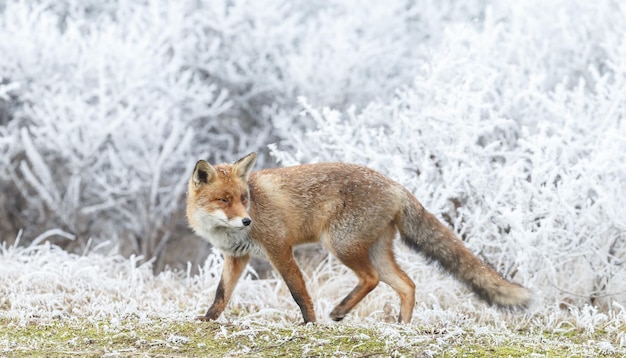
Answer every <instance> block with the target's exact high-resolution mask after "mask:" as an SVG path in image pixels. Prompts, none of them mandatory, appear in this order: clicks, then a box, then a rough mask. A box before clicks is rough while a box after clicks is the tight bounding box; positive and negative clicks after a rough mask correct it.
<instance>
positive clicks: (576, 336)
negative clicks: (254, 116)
mask: <svg viewBox="0 0 626 358" xmlns="http://www.w3.org/2000/svg"><path fill="white" fill-rule="evenodd" d="M624 335H625V331H624V330H623V329H622V330H617V331H613V332H612V333H610V334H609V333H607V332H595V333H593V334H589V333H585V332H582V331H580V330H578V331H576V330H572V331H566V332H556V331H541V332H536V333H531V332H529V331H528V330H524V331H513V330H506V329H505V330H502V329H495V328H490V327H479V328H477V329H475V330H474V329H470V330H467V329H466V330H464V329H460V328H458V329H456V331H446V330H441V331H437V330H432V329H431V330H429V329H425V328H420V327H418V326H414V325H394V324H385V323H377V324H354V323H347V322H346V323H322V324H315V325H306V326H303V325H297V324H291V323H274V322H267V321H261V320H258V321H250V320H240V321H236V323H216V322H197V321H192V320H159V319H138V318H128V319H122V320H117V319H113V318H108V319H105V320H93V319H84V318H82V319H79V318H71V319H70V318H68V319H59V320H52V321H40V320H37V319H31V320H29V321H27V322H24V321H18V320H9V319H3V320H0V355H6V356H41V357H61V356H62V357H68V356H70V357H83V356H85V357H91V356H93V357H96V356H97V357H101V356H156V357H162V356H168V357H171V356H174V357H177V356H180V357H223V356H235V357H238V356H242V357H245V356H283V357H292V356H293V357H300V356H336V357H342V356H347V357H389V356H414V355H418V356H436V357H527V356H530V355H534V356H539V357H561V356H590V355H592V356H615V355H618V356H619V355H624V354H625V353H626V350H625V347H623V346H620V339H622V340H623V337H624ZM620 337H621V338H620Z"/></svg>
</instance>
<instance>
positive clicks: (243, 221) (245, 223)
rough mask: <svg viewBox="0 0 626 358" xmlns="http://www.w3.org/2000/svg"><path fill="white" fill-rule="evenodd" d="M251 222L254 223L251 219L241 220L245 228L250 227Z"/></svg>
mask: <svg viewBox="0 0 626 358" xmlns="http://www.w3.org/2000/svg"><path fill="white" fill-rule="evenodd" d="M251 222H252V220H250V218H243V219H241V223H242V224H243V226H248V225H250V223H251Z"/></svg>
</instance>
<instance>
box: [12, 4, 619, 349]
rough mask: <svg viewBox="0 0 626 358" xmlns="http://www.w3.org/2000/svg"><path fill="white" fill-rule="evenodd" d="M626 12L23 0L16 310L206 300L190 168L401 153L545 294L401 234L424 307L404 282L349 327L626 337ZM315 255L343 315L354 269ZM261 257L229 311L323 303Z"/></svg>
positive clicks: (468, 239)
mask: <svg viewBox="0 0 626 358" xmlns="http://www.w3.org/2000/svg"><path fill="white" fill-rule="evenodd" d="M625 24H626V3H624V2H621V1H610V0H599V1H594V2H590V1H583V0H552V1H539V0H528V1H513V0H502V1H493V2H492V1H478V0H477V1H438V0H425V1H406V0H403V1H395V0H390V1H385V2H378V1H366V2H363V1H356V0H349V1H304V0H302V1H285V2H276V1H268V0H257V1H245V0H234V1H220V0H217V1H198V0H194V1H191V0H189V1H176V2H174V1H161V0H145V1H139V0H131V1H115V0H107V1H71V0H31V1H11V0H0V189H1V190H0V203H2V205H0V229H1V231H0V241H1V242H2V246H1V247H0V289H1V290H2V291H0V293H1V294H0V322H1V323H2V325H4V326H5V327H9V328H10V327H22V328H23V327H28V326H29V325H31V324H33V323H35V324H43V323H46V324H49V323H50V322H59V321H60V322H74V321H75V320H78V321H79V322H81V321H80V320H88V321H89V322H94V321H98V322H112V321H115V320H126V319H134V320H138V322H144V323H145V322H154V321H155V320H165V321H167V322H191V321H192V320H193V318H194V317H195V316H196V315H199V314H203V313H204V312H205V311H206V309H207V308H208V306H209V304H210V302H211V300H212V296H213V294H214V292H215V289H216V287H217V281H218V277H219V272H220V269H221V258H220V255H219V253H217V252H212V251H211V249H210V248H207V247H206V244H204V243H203V242H201V241H200V240H199V239H197V238H196V237H194V236H193V235H192V233H191V232H190V230H189V229H188V228H187V226H186V221H185V218H184V202H185V189H186V180H187V178H188V176H189V175H190V173H191V169H192V166H193V165H194V163H195V162H196V160H197V159H199V158H208V159H209V160H210V161H213V162H222V161H232V160H234V159H237V158H239V156H241V155H243V154H247V153H249V152H251V151H258V152H259V153H260V160H259V162H258V164H257V166H258V167H270V166H277V165H292V164H296V163H308V162H319V161H345V162H353V163H361V164H365V165H368V166H370V167H373V168H375V169H377V170H379V171H381V172H383V173H384V174H386V175H388V176H390V177H392V178H393V179H395V180H397V181H398V182H400V183H402V184H403V185H404V186H406V187H407V188H408V189H409V190H411V191H412V192H413V193H414V194H415V196H416V197H417V198H418V199H419V200H420V201H421V202H422V204H423V205H424V206H425V207H426V208H427V209H428V210H430V211H431V212H433V213H435V214H436V215H437V216H438V217H439V218H440V219H441V220H442V221H443V222H445V223H447V224H448V225H449V226H450V227H451V228H453V230H454V231H455V232H456V233H457V235H458V236H459V237H461V238H462V239H463V240H464V241H465V243H466V245H467V246H468V247H469V248H470V249H471V250H472V251H473V252H475V253H476V254H477V255H479V256H480V257H482V258H483V259H484V260H486V261H487V262H489V263H490V264H491V265H493V266H494V268H496V270H497V271H499V272H500V273H502V274H503V275H504V276H506V277H507V278H510V279H511V280H513V281H516V282H519V283H521V284H523V285H525V286H527V287H528V288H530V289H531V290H532V291H533V293H534V296H535V300H534V303H533V305H532V306H531V307H530V308H529V310H528V311H527V312H504V311H500V310H497V309H495V308H490V307H487V306H486V305H485V304H483V303H482V302H479V301H477V300H476V299H475V298H474V297H473V296H472V295H471V294H470V293H469V292H468V291H467V290H466V289H465V288H464V287H462V286H461V285H459V284H458V283H456V282H455V281H454V280H452V279H451V278H450V277H448V276H446V275H445V274H443V273H441V271H440V270H439V269H438V268H437V267H435V266H434V265H432V264H429V263H428V262H426V260H423V259H422V258H421V257H419V256H418V255H415V254H413V253H411V252H409V251H408V250H407V249H406V248H405V247H403V246H402V245H401V244H399V243H398V246H397V247H398V261H399V262H400V264H401V266H402V267H403V268H405V269H406V271H407V272H408V273H409V276H410V277H412V278H413V279H414V280H415V282H416V285H417V293H416V298H417V304H416V307H415V312H414V316H413V321H412V323H411V326H410V327H402V326H395V325H390V324H389V325H388V326H384V327H382V326H381V324H387V323H386V322H388V321H390V320H393V318H394V317H396V316H397V313H398V302H397V301H398V300H397V297H396V296H395V294H394V293H393V292H392V291H391V290H390V289H389V288H388V287H385V286H384V285H381V286H380V287H378V288H377V289H376V290H375V291H374V292H372V293H371V294H370V295H369V296H368V297H367V298H366V299H365V300H364V301H363V302H362V303H361V304H360V305H359V306H357V308H356V309H355V310H354V311H353V312H352V313H351V314H350V315H349V316H348V317H347V318H346V320H345V322H344V323H341V324H340V325H342V326H341V327H344V326H346V325H355V326H364V327H369V328H372V329H376V330H377V332H382V333H381V334H384V335H385V337H391V336H393V333H392V332H391V331H390V330H396V331H397V332H406V331H407V330H410V329H412V328H411V327H413V328H415V329H419V330H421V332H445V334H443V336H446V335H447V336H446V337H448V338H450V337H452V338H450V339H454V337H460V336H462V335H463V334H467V332H472V334H473V335H475V336H477V337H495V336H494V335H493V334H492V333H493V332H526V333H528V334H531V335H536V336H535V337H536V338H535V340H534V342H537V344H538V345H539V343H540V342H541V341H542V339H543V340H548V338H546V337H547V336H546V335H545V334H546V333H545V332H549V335H550V339H555V340H558V339H559V338H558V337H561V336H558V335H563V336H562V337H571V335H572V334H574V335H577V336H578V337H579V338H580V339H579V340H578V341H577V342H582V343H580V344H579V348H580V350H578V351H576V352H570V353H576V354H580V355H595V354H617V355H620V354H622V355H625V354H626V309H625V306H626V267H625V266H626V215H625V214H624V209H625V208H626V25H625ZM312 251H313V252H315V251H316V249H315V248H313V249H312ZM301 265H302V266H303V267H305V271H306V276H307V277H306V280H307V283H308V287H309V290H310V292H311V295H312V297H313V300H314V302H315V308H316V311H317V315H318V317H319V318H320V319H321V320H322V325H324V324H331V323H330V319H329V318H327V316H328V313H329V312H330V311H331V310H332V308H333V307H334V305H335V304H336V303H337V302H338V301H339V300H340V299H341V298H342V297H343V296H344V295H345V294H346V293H347V292H349V291H350V289H351V288H352V287H353V285H354V284H355V282H356V280H355V278H354V276H353V275H352V274H351V273H350V272H349V271H348V270H347V269H346V268H344V267H342V266H341V265H339V264H338V263H337V262H336V260H334V259H332V258H328V259H324V258H323V257H320V256H319V255H315V260H306V259H303V260H302V261H301ZM257 269H258V267H257ZM259 270H260V269H259ZM259 276H263V277H264V276H265V275H264V274H262V273H261V272H260V271H258V272H257V271H255V268H250V269H249V271H248V273H247V274H246V277H245V278H244V279H243V280H242V281H241V282H240V284H239V286H238V288H237V290H236V291H235V295H234V297H233V300H232V301H231V304H230V305H229V307H228V308H227V310H226V312H225V314H224V315H223V316H222V317H221V318H220V323H223V324H224V325H225V326H226V327H228V328H225V329H227V330H229V332H231V336H232V334H234V333H233V332H236V331H237V327H239V326H241V327H247V328H246V330H252V331H254V330H253V329H252V328H250V327H257V328H258V327H262V326H263V325H271V327H277V326H278V327H289V326H293V325H295V324H298V323H299V322H300V320H301V317H300V313H299V310H298V308H297V306H296V305H295V303H294V302H293V299H292V298H291V296H290V295H289V292H288V290H287V289H286V287H285V285H284V283H283V282H282V281H281V280H280V278H278V277H277V276H276V275H275V274H274V273H270V274H269V278H267V279H257V278H258V277H259ZM455 332H456V333H455ZM459 332H463V333H459ZM222 333H223V332H222ZM455 334H458V335H457V336H455ZM553 335H557V338H555V336H553ZM215 336H216V337H217V336H219V334H216V335H215ZM222 336H223V337H227V336H228V335H227V334H226V333H223V334H222ZM443 336H442V337H440V338H437V339H435V340H434V343H429V344H431V345H432V347H431V348H429V349H430V350H420V352H422V353H425V354H427V355H438V354H441V353H442V352H444V350H445V346H446V344H448V343H449V341H447V339H448V338H445V337H443ZM168 337H169V336H168ZM229 337H230V336H229ZM394 337H396V336H394ZM398 337H400V338H398ZM403 337H405V336H403V335H402V334H401V333H398V336H397V337H396V338H394V339H397V341H398V340H402V339H406V338H403ZM420 337H422V336H420V335H417V336H416V338H415V341H413V343H411V342H409V343H407V342H405V343H406V344H409V345H410V344H415V345H416V346H419V345H420V342H421V341H420ZM166 338H167V337H166ZM12 339H13V340H12ZM246 339H248V338H246ZM251 339H254V338H251ZM174 340H175V341H176V339H174ZM12 342H13V343H12ZM15 342H16V341H15V339H14V337H11V333H10V329H9V330H7V331H0V349H4V351H3V352H4V353H7V352H11V350H12V349H15V347H16V344H17V343H15ZM398 342H399V341H398ZM500 343H502V342H500ZM398 344H402V343H398ZM233 352H235V353H233ZM233 352H231V353H232V354H234V355H236V352H239V353H242V354H243V353H246V352H245V350H240V351H233ZM400 353H401V354H405V353H406V352H404V351H402V352H400ZM536 353H537V354H538V355H539V356H542V354H543V355H550V353H549V352H543V351H541V350H540V349H537V351H536ZM0 354H2V353H0ZM301 354H303V355H304V354H306V352H305V351H302V353H301ZM453 354H454V353H453ZM331 355H332V354H331ZM348 355H349V354H348Z"/></svg>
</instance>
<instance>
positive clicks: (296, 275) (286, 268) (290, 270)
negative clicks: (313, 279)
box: [268, 247, 316, 323]
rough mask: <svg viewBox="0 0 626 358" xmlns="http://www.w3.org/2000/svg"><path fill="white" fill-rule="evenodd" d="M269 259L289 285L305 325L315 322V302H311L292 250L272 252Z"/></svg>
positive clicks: (288, 248)
mask: <svg viewBox="0 0 626 358" xmlns="http://www.w3.org/2000/svg"><path fill="white" fill-rule="evenodd" d="M268 257H269V259H270V263H271V264H272V266H274V268H275V269H276V271H278V273H280V275H281V276H282V278H283V280H284V281H285V283H286V284H287V288H289V292H291V296H292V297H293V299H294V301H296V304H298V306H299V307H300V311H301V312H302V319H303V320H304V323H309V322H315V321H316V319H315V311H314V310H313V301H311V296H309V292H308V291H307V289H306V285H305V283H304V278H303V277H302V271H300V267H298V264H297V263H296V259H295V257H293V251H292V248H291V247H282V248H281V249H279V250H276V251H275V252H271V251H270V252H268Z"/></svg>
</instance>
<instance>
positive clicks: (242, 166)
mask: <svg viewBox="0 0 626 358" xmlns="http://www.w3.org/2000/svg"><path fill="white" fill-rule="evenodd" d="M255 162H256V153H254V152H252V153H250V154H248V155H246V156H245V157H243V158H241V159H239V160H238V161H236V162H235V164H233V174H234V175H236V176H238V177H240V178H241V179H243V180H245V181H248V176H249V175H250V171H251V170H252V167H253V166H254V163H255Z"/></svg>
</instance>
